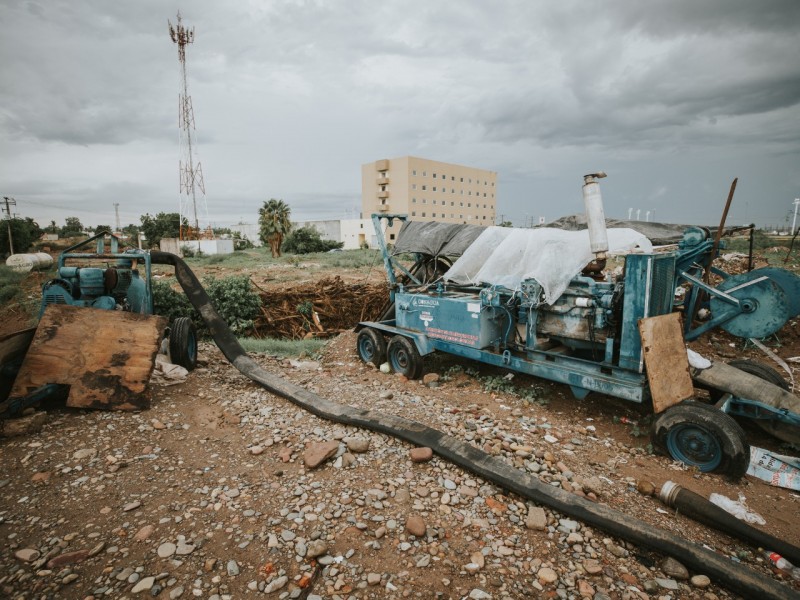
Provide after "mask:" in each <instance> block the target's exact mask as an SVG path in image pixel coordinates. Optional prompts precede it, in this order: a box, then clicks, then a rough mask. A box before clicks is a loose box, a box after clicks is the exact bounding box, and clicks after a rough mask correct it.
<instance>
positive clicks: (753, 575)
mask: <svg viewBox="0 0 800 600" xmlns="http://www.w3.org/2000/svg"><path fill="white" fill-rule="evenodd" d="M151 259H152V262H153V263H154V264H161V265H172V266H174V267H175V276H176V278H177V279H178V282H179V283H180V285H181V287H182V288H183V290H184V292H185V293H186V295H187V296H188V298H189V301H190V302H191V303H192V305H193V306H194V307H195V308H196V309H197V310H198V311H199V312H200V315H201V316H202V318H203V320H204V321H205V323H206V325H207V326H208V329H209V331H210V332H211V336H212V337H213V339H214V341H215V342H216V344H217V346H218V347H219V349H220V350H221V351H222V353H223V354H224V355H225V357H226V358H227V359H228V361H230V363H231V364H232V365H233V366H234V367H236V369H238V370H239V372H241V373H242V374H243V375H244V376H245V377H247V378H249V379H251V380H252V381H254V382H256V383H258V384H259V385H261V386H262V387H263V388H264V389H266V390H268V391H269V392H271V393H273V394H275V395H278V396H281V397H283V398H285V399H287V400H289V401H290V402H292V403H293V404H295V405H297V406H299V407H301V408H303V409H305V410H307V411H308V412H310V413H312V414H314V415H316V416H317V417H320V418H322V419H326V420H329V421H333V422H335V423H341V424H344V425H351V426H354V427H361V428H363V429H368V430H371V431H376V432H379V433H385V434H386V435H390V436H392V437H395V438H397V439H401V440H403V441H406V442H408V443H410V444H414V445H415V446H427V447H429V448H431V449H432V450H433V452H435V453H436V454H437V455H439V456H440V457H442V458H444V459H445V460H447V461H449V462H451V463H453V464H455V465H457V466H459V467H461V468H463V469H465V470H467V471H470V472H472V473H474V474H475V475H477V476H479V477H481V478H483V479H485V480H487V481H490V482H492V483H494V484H495V485H497V486H499V487H501V488H503V489H505V490H507V491H509V492H512V493H514V494H518V495H519V496H521V497H523V498H526V499H527V500H530V501H532V502H535V503H537V504H541V505H545V506H549V507H550V508H552V509H554V510H556V511H558V512H560V513H562V514H565V515H568V516H570V517H572V518H574V519H578V520H580V521H582V522H584V523H586V524H588V525H590V526H592V527H596V528H598V529H602V530H604V531H606V532H608V533H611V534H612V535H615V536H617V537H619V538H621V539H624V540H627V541H628V542H631V543H633V544H636V545H638V546H641V547H644V548H648V549H650V550H653V551H655V552H659V553H662V554H666V555H669V556H672V557H674V558H676V559H677V560H679V561H680V562H682V563H683V564H684V565H686V566H687V567H688V568H690V569H692V570H693V571H695V572H697V573H704V574H706V575H708V576H709V577H712V578H713V579H714V580H715V581H717V582H718V583H719V584H720V585H722V586H724V587H726V588H728V589H729V590H731V591H733V592H735V593H737V594H740V595H742V596H744V597H746V598H763V599H774V600H778V599H783V600H788V599H790V598H794V599H795V600H797V599H800V594H797V593H796V592H794V590H792V589H791V588H790V587H789V586H786V585H782V584H780V583H779V582H777V581H775V580H773V579H770V578H768V577H766V576H764V575H761V574H760V573H757V572H755V571H753V570H751V569H746V568H743V567H742V565H740V564H736V563H733V562H731V561H730V560H729V559H728V558H726V557H724V556H722V555H719V554H717V553H715V552H713V551H710V550H706V549H705V548H703V547H702V546H700V545H698V544H695V543H693V542H689V541H687V540H685V539H683V538H682V537H679V536H677V535H675V534H673V533H670V532H668V531H665V530H661V529H658V528H656V527H654V526H653V525H651V524H650V523H646V522H645V521H642V520H639V519H636V518H634V517H631V516H630V515H626V514H624V513H621V512H619V511H616V510H613V509H611V508H609V507H607V506H604V505H602V504H596V503H593V502H591V501H589V500H586V499H584V498H581V497H579V496H576V495H575V494H572V493H569V492H567V491H565V490H563V489H559V488H554V487H553V486H550V485H546V484H544V483H542V482H541V481H539V479H538V478H536V477H533V476H532V475H530V474H528V473H525V472H523V471H520V470H518V469H515V468H514V467H512V466H511V465H509V464H508V463H506V462H504V461H503V460H501V459H500V458H496V457H494V456H491V455H489V454H487V453H485V452H483V451H481V450H479V449H477V448H475V447H473V446H471V445H470V444H468V443H466V442H464V441H461V440H458V439H456V438H454V437H452V436H449V435H446V434H445V433H443V432H441V431H438V430H436V429H433V428H431V427H428V426H427V425H423V424H422V423H418V422H416V421H411V420H409V419H405V418H403V417H400V416H397V415H388V414H384V413H380V412H378V411H374V410H368V409H363V408H355V407H352V406H348V405H346V404H339V403H336V402H333V401H331V400H327V399H325V398H321V397H320V396H317V395H316V394H313V393H311V392H309V391H308V390H306V389H304V388H302V387H300V386H298V385H295V384H293V383H291V382H289V381H286V380H285V379H282V378H281V377H278V376H277V375H274V374H272V373H270V372H268V371H266V370H264V369H263V368H261V367H260V366H259V365H258V364H257V363H256V362H255V361H254V360H253V359H251V358H250V357H249V356H248V355H247V353H246V352H245V351H244V349H243V348H242V347H241V345H240V344H239V342H238V340H237V339H236V337H235V336H234V334H233V333H232V332H231V330H230V329H229V328H228V326H227V324H226V323H225V321H224V320H223V319H222V318H221V317H220V316H219V314H218V313H217V311H216V310H215V309H214V307H213V306H212V304H211V300H210V299H209V297H208V294H206V292H205V290H204V289H203V286H202V285H201V284H200V281H199V280H198V279H197V277H196V276H195V274H194V273H193V272H192V270H191V269H190V268H189V266H188V265H187V264H186V263H185V262H184V261H183V260H182V259H181V258H180V257H178V256H175V255H174V254H170V253H167V252H156V251H154V252H152V253H151Z"/></svg>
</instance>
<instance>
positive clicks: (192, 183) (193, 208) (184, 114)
mask: <svg viewBox="0 0 800 600" xmlns="http://www.w3.org/2000/svg"><path fill="white" fill-rule="evenodd" d="M167 24H168V25H169V35H170V37H171V38H172V41H173V42H175V43H176V44H178V61H179V62H180V65H181V91H180V93H179V94H178V136H179V141H180V148H181V158H180V160H179V162H178V174H179V178H180V187H179V195H180V211H179V215H180V230H179V231H180V233H179V238H180V239H182V240H183V239H199V237H200V221H199V219H198V217H197V191H198V190H199V192H200V193H201V194H202V198H201V201H202V202H203V206H204V208H205V212H206V215H205V217H206V220H208V206H206V203H205V194H206V188H205V184H204V183H203V168H202V166H201V164H200V162H199V161H198V163H197V164H196V165H195V163H194V155H193V152H194V151H195V150H196V149H193V148H192V133H193V132H194V130H195V129H194V110H193V109H192V97H191V96H190V95H189V92H188V86H187V83H186V46H187V44H192V43H194V27H192V28H191V29H187V28H186V27H184V26H183V22H182V19H181V12H180V11H178V22H177V25H176V26H174V27H173V25H172V23H170V22H169V20H167ZM190 215H191V216H192V218H193V227H192V226H190V227H184V225H183V221H184V217H188V216H190ZM187 220H188V219H187Z"/></svg>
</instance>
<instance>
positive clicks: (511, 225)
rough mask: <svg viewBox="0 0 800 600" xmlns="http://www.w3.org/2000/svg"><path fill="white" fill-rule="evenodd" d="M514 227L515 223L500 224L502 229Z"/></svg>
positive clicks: (505, 222) (504, 222)
mask: <svg viewBox="0 0 800 600" xmlns="http://www.w3.org/2000/svg"><path fill="white" fill-rule="evenodd" d="M513 226H514V223H512V222H511V221H503V222H502V223H500V227H513Z"/></svg>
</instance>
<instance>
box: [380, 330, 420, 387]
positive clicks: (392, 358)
mask: <svg viewBox="0 0 800 600" xmlns="http://www.w3.org/2000/svg"><path fill="white" fill-rule="evenodd" d="M387 353H388V355H389V364H390V365H391V366H392V370H393V371H394V372H395V373H400V374H401V375H405V376H406V377H408V378H409V379H419V377H420V375H422V357H421V356H420V355H419V351H418V350H417V346H416V345H415V344H414V342H413V341H412V340H410V339H408V338H407V337H403V336H402V335H396V336H394V337H393V338H392V339H391V340H389V346H388V348H387Z"/></svg>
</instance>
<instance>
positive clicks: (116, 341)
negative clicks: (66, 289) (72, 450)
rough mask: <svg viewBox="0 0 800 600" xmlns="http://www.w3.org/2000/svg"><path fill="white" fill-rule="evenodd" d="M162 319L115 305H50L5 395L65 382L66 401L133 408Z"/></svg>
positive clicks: (140, 400) (141, 403) (139, 400)
mask: <svg viewBox="0 0 800 600" xmlns="http://www.w3.org/2000/svg"><path fill="white" fill-rule="evenodd" d="M166 325H167V320H166V319H165V318H164V317H156V316H150V315H139V314H134V313H130V312H123V311H118V310H100V309H96V308H83V307H76V306H62V305H50V306H48V307H47V309H46V310H45V313H44V315H43V316H42V319H41V321H40V322H39V327H38V328H37V330H36V335H35V336H34V338H33V342H31V346H30V348H29V350H28V353H27V355H26V356H25V360H24V361H23V363H22V367H21V368H20V371H19V374H18V375H17V379H16V381H15V382H14V387H13V388H12V390H11V396H25V395H27V394H28V393H30V392H32V391H33V390H35V389H37V388H39V387H41V386H43V385H46V384H49V383H60V384H66V385H69V386H70V392H69V397H68V398H67V406H72V407H79V408H103V409H117V410H138V409H142V408H147V407H148V406H149V403H150V398H149V395H148V394H146V390H147V383H148V381H149V380H150V375H151V374H152V372H153V367H154V365H155V357H156V354H157V353H158V349H159V344H160V342H161V337H162V335H163V332H164V328H165V327H166Z"/></svg>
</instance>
